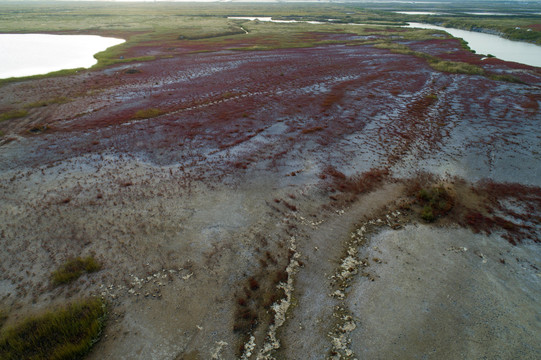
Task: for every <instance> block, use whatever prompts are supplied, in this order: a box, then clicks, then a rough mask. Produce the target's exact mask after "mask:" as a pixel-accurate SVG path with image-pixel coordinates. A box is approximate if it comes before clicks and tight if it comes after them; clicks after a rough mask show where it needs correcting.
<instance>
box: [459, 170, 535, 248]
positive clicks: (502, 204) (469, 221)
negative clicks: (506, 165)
mask: <svg viewBox="0 0 541 360" xmlns="http://www.w3.org/2000/svg"><path fill="white" fill-rule="evenodd" d="M473 190H474V192H476V193H477V194H479V195H480V196H482V198H484V199H486V203H485V204H484V209H481V210H470V211H469V212H467V213H466V214H465V216H464V218H463V220H462V224H463V225H465V226H468V227H470V228H471V229H472V230H473V231H474V232H483V233H486V234H490V233H492V232H493V231H496V230H501V231H504V235H503V237H504V238H505V239H506V240H507V241H509V243H511V244H513V245H517V244H519V243H520V242H522V241H523V240H525V239H531V240H533V241H534V242H540V241H541V237H540V235H541V234H540V233H539V232H540V229H539V224H540V223H541V216H539V215H538V214H540V213H541V188H539V187H535V186H527V185H522V184H516V183H496V182H493V181H491V180H484V181H482V182H479V183H478V184H476V186H475V187H473Z"/></svg>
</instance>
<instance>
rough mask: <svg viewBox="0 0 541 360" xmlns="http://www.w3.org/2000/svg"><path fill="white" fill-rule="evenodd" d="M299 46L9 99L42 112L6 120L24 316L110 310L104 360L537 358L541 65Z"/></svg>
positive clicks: (159, 53)
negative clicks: (72, 264) (440, 64)
mask: <svg viewBox="0 0 541 360" xmlns="http://www.w3.org/2000/svg"><path fill="white" fill-rule="evenodd" d="M371 31H372V33H374V32H375V33H379V34H375V35H374V34H372V35H370V36H375V37H376V38H378V37H384V38H386V37H389V38H391V39H394V40H396V39H399V40H400V38H396V37H397V36H400V34H401V32H402V31H406V30H402V29H399V30H396V29H394V30H393V29H391V30H385V29H381V30H378V29H376V30H374V29H371ZM302 36H303V41H316V40H317V41H318V44H317V45H316V46H311V47H287V48H274V49H271V48H266V49H263V50H258V49H254V48H253V47H255V46H260V44H261V39H258V38H251V37H248V36H247V37H245V38H244V37H243V35H242V34H241V35H237V36H234V37H232V38H228V39H227V40H224V41H221V42H220V43H218V44H217V43H216V42H212V43H206V42H205V41H202V40H185V39H180V40H176V41H175V42H168V43H167V46H164V45H163V44H156V43H148V44H146V43H143V44H141V45H139V46H137V47H134V48H131V49H130V50H129V51H130V52H131V53H130V55H129V56H133V57H142V56H149V55H152V56H154V57H155V58H154V59H153V60H148V61H134V62H130V63H118V64H113V65H110V66H106V67H103V68H100V69H93V70H81V71H79V72H77V73H74V74H72V75H67V76H61V77H46V78H38V79H29V80H25V81H16V82H8V83H5V84H3V85H2V86H1V87H0V109H3V111H5V112H8V111H14V110H16V109H17V108H22V107H24V106H25V104H39V106H37V105H32V106H29V107H28V106H27V107H26V109H27V110H26V111H27V113H26V114H24V115H22V116H20V117H18V118H16V119H15V118H14V119H8V120H6V121H3V122H0V130H1V131H2V132H3V134H4V135H3V136H2V137H1V138H0V194H1V195H0V196H1V198H2V201H1V203H0V229H1V232H0V237H1V241H0V259H1V261H0V266H1V269H2V271H1V277H0V302H1V304H2V307H4V308H6V309H9V318H8V323H7V324H8V325H9V324H12V323H16V322H17V321H18V319H21V318H22V317H23V316H24V315H26V314H27V313H39V312H40V311H41V310H42V309H44V308H47V307H50V306H52V305H55V304H62V303H65V302H66V301H70V300H72V299H77V298H80V297H86V296H98V297H102V298H103V299H104V300H105V301H106V302H107V303H108V309H109V316H108V320H107V325H106V327H105V330H104V334H103V336H102V338H101V340H100V342H99V343H97V344H96V345H95V347H94V348H93V350H92V351H91V353H90V354H89V358H90V359H234V358H241V359H271V358H277V359H324V358H331V359H340V358H345V359H354V358H358V359H391V358H399V357H400V358H432V359H457V358H470V359H473V358H521V359H536V358H539V357H540V356H541V347H540V345H539V342H538V339H539V336H540V334H541V320H540V318H539V311H540V305H539V298H541V286H540V276H541V273H540V270H539V267H540V266H541V265H540V262H541V253H540V250H539V244H538V242H539V239H540V237H539V235H540V228H539V224H540V223H541V222H540V221H539V220H540V216H541V190H540V188H539V186H541V181H540V176H539V175H540V170H541V168H540V166H541V161H540V160H541V158H540V156H541V155H540V152H541V142H540V138H541V133H540V130H539V129H540V127H539V123H540V121H541V118H540V112H539V104H540V101H541V88H540V85H541V70H540V69H539V68H534V67H529V66H523V65H519V64H515V63H508V62H504V61H501V60H497V59H487V60H482V58H481V56H478V55H475V54H472V53H471V52H468V51H467V50H465V49H463V48H462V46H461V44H460V42H459V41H458V40H456V39H451V38H441V37H438V36H436V37H434V38H430V39H418V40H415V39H402V40H400V46H398V47H397V46H394V45H389V44H383V46H382V45H381V43H379V45H378V44H375V43H366V41H367V39H366V38H363V37H362V36H361V35H359V34H355V33H350V32H348V31H343V32H340V33H336V32H329V33H326V32H324V31H321V32H306V33H303V34H302ZM367 36H368V35H367ZM368 40H370V41H372V40H373V38H372V39H368ZM394 40H393V41H394ZM404 46H405V47H407V49H408V51H405V50H404ZM239 48H242V50H239ZM419 54H427V56H428V57H423V56H420V55H419ZM126 57H128V55H126ZM434 57H437V59H439V61H447V62H455V63H461V64H468V65H471V66H475V67H476V69H477V68H478V69H482V71H477V70H476V71H470V70H471V68H468V69H470V70H468V71H469V72H470V73H468V71H461V72H458V73H456V72H449V71H442V70H441V68H437V67H435V66H434ZM427 59H428V60H427ZM446 64H447V63H446ZM483 179H485V180H484V181H481V180H483ZM76 256H93V257H94V258H95V259H97V260H98V261H99V262H100V263H101V264H102V268H101V270H99V271H97V272H93V273H87V274H83V275H82V276H81V277H80V278H78V279H77V280H76V281H74V282H72V283H70V284H67V285H63V286H52V285H51V280H50V278H51V273H52V272H53V271H55V269H57V268H58V267H59V266H61V265H62V264H64V263H65V262H66V261H67V260H68V259H70V258H73V257H76Z"/></svg>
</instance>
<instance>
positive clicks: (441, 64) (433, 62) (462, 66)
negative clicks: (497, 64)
mask: <svg viewBox="0 0 541 360" xmlns="http://www.w3.org/2000/svg"><path fill="white" fill-rule="evenodd" d="M428 65H430V67H431V68H433V69H434V70H438V71H443V72H448V73H452V74H468V75H484V74H485V70H484V69H483V68H481V67H479V66H477V65H472V64H468V63H465V62H459V61H447V60H441V59H438V58H435V57H432V58H430V59H428Z"/></svg>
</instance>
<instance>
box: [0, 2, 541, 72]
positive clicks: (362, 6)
mask: <svg viewBox="0 0 541 360" xmlns="http://www.w3.org/2000/svg"><path fill="white" fill-rule="evenodd" d="M385 4H386V5H385ZM385 4H384V3H357V4H355V3H348V4H335V3H170V2H157V3H117V2H40V1H29V2H1V1H0V32H3V33H36V32H40V33H63V34H98V35H106V36H116V37H122V38H124V39H126V40H127V41H126V42H125V43H123V44H121V45H119V46H115V47H112V48H110V49H108V50H106V51H104V52H101V53H98V54H96V58H97V59H98V61H99V62H98V65H97V67H101V66H107V65H110V64H113V63H118V62H130V61H146V60H152V59H154V56H146V55H145V56H135V55H127V54H128V53H129V49H133V48H134V47H136V46H137V45H141V44H143V45H149V44H156V43H163V44H164V46H167V45H168V44H169V45H172V44H174V43H175V42H177V41H179V40H182V41H204V42H205V43H206V44H209V45H210V44H212V43H216V42H222V41H224V40H225V39H228V40H235V39H240V38H241V37H247V38H254V37H257V38H258V39H262V41H261V44H260V45H258V46H256V47H254V46H251V47H246V48H241V49H242V50H254V49H257V50H265V49H271V48H281V47H306V46H314V45H318V44H320V42H318V41H317V39H314V38H309V37H308V38H307V37H305V36H303V35H302V34H304V33H308V32H311V33H315V32H348V33H356V34H359V35H370V34H375V32H374V31H375V30H374V29H375V28H374V26H375V25H383V26H393V25H394V26H396V25H403V24H405V22H407V21H417V22H428V23H434V24H440V25H443V26H450V27H458V28H463V29H471V28H472V27H478V28H483V29H491V30H493V31H497V32H500V33H502V34H504V36H506V37H509V38H511V39H515V40H527V41H530V42H534V43H537V44H541V31H540V30H541V16H539V15H532V13H533V12H535V11H536V8H535V4H534V5H529V6H530V7H529V8H528V9H525V8H523V7H522V8H520V9H521V11H522V15H517V16H489V17H483V16H473V15H465V14H464V13H463V12H464V11H467V10H469V9H471V8H472V7H473V8H475V6H477V5H478V4H481V3H475V2H468V3H458V2H453V3H452V4H448V3H443V2H442V3H435V4H425V5H423V6H424V8H419V7H418V6H417V7H414V5H412V4H404V3H397V4H394V3H393V4H390V3H385ZM483 4H484V3H483ZM498 4H499V5H498ZM485 5H486V9H487V10H490V11H505V6H504V5H502V4H500V3H489V4H485ZM419 6H420V5H419ZM479 6H481V5H479ZM483 6H484V5H483ZM532 6H533V7H532ZM537 6H539V9H538V10H539V12H541V3H540V4H539V5H537ZM427 7H428V8H427ZM445 9H447V11H448V14H447V15H446V16H430V15H404V14H397V13H396V12H395V11H397V10H425V11H426V10H432V11H443V10H445ZM451 10H452V11H451ZM228 16H265V17H273V18H275V19H295V20H317V21H322V22H329V23H328V24H324V25H320V24H317V25H313V24H308V23H294V24H276V23H266V22H253V21H244V20H231V19H228ZM330 19H332V20H330ZM350 23H356V24H366V25H367V26H366V27H365V26H353V25H348V24H350ZM536 24H538V25H539V26H537V27H536V26H535V25H536ZM376 28H378V29H383V27H376ZM245 31H248V32H249V34H246V33H245ZM434 33H436V32H435V31H433V30H430V31H426V30H414V29H408V30H405V31H404V32H401V36H402V37H403V38H406V39H429V38H432V37H433V35H434ZM380 34H381V32H380ZM327 42H328V41H327ZM368 42H370V41H365V43H368ZM372 42H378V41H372ZM71 72H73V71H67V73H71ZM61 74H63V72H59V73H58V75H61ZM2 82H5V80H4V81H2Z"/></svg>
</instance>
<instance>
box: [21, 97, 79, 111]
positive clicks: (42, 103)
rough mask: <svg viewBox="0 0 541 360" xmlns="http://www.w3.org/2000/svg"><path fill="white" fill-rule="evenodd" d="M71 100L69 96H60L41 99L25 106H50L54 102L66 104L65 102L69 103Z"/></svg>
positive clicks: (29, 107)
mask: <svg viewBox="0 0 541 360" xmlns="http://www.w3.org/2000/svg"><path fill="white" fill-rule="evenodd" d="M70 101H71V99H68V98H67V97H64V96H59V97H56V98H53V99H49V100H41V101H36V102H33V103H29V104H26V105H25V108H27V109H31V108H38V107H43V106H49V105H52V104H65V103H68V102H70Z"/></svg>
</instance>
